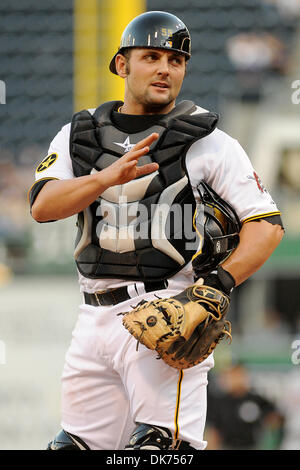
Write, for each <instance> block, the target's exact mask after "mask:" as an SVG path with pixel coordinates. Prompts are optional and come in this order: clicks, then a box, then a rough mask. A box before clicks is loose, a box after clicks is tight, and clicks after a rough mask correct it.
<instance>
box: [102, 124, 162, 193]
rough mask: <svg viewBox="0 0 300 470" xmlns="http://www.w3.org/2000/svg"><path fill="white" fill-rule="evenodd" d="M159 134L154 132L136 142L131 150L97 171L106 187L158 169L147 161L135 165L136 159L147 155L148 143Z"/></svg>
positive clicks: (157, 166) (126, 181) (123, 182)
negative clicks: (146, 162) (143, 163)
mask: <svg viewBox="0 0 300 470" xmlns="http://www.w3.org/2000/svg"><path fill="white" fill-rule="evenodd" d="M158 137H159V135H158V134H157V133H156V132H154V133H152V134H151V135H149V136H148V137H146V138H145V139H143V140H141V141H140V142H138V143H137V144H136V145H135V146H134V147H133V149H132V150H130V151H129V152H127V153H125V155H123V157H121V158H119V160H117V161H116V162H114V163H113V164H112V165H110V166H108V167H107V168H105V169H104V170H102V171H100V172H99V178H101V179H102V178H103V181H104V182H105V185H107V187H110V186H116V185H119V184H125V183H128V182H129V181H131V180H133V179H135V178H137V177H138V176H143V175H148V174H149V173H153V171H156V170H158V168H159V165H158V164H157V163H148V164H146V165H142V166H137V163H138V159H139V158H140V157H142V156H143V155H147V153H148V152H149V149H150V145H151V144H152V143H153V142H155V140H157V139H158Z"/></svg>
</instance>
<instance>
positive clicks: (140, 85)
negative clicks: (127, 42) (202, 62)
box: [123, 48, 186, 113]
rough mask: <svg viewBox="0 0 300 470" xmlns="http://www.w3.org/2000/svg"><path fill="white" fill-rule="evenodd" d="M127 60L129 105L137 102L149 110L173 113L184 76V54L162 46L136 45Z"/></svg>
mask: <svg viewBox="0 0 300 470" xmlns="http://www.w3.org/2000/svg"><path fill="white" fill-rule="evenodd" d="M125 62H126V65H125V67H123V70H125V74H126V77H125V78H126V89H125V104H126V103H128V104H129V103H130V104H131V105H132V106H135V105H136V107H137V108H140V109H143V110H144V112H145V113H147V112H154V113H164V112H169V111H170V110H171V109H172V108H173V107H174V105H175V99H176V98H177V96H178V94H179V92H180V89H181V85H182V82H183V79H184V75H185V68H186V64H185V57H184V55H183V54H180V53H177V52H174V51H166V50H161V49H142V48H136V49H135V48H134V49H131V51H130V57H129V59H126V61H125ZM141 113H142V112H141Z"/></svg>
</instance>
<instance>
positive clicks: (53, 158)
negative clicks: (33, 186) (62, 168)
mask: <svg viewBox="0 0 300 470" xmlns="http://www.w3.org/2000/svg"><path fill="white" fill-rule="evenodd" d="M56 160H57V153H51V155H48V157H46V158H44V160H43V161H42V162H41V163H40V164H39V166H38V167H37V169H36V172H37V173H41V171H44V170H47V168H49V166H51V165H53V163H54V162H55V161H56Z"/></svg>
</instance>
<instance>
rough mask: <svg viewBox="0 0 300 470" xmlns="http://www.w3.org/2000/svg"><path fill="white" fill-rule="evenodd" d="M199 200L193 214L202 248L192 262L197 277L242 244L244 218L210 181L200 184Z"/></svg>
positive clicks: (207, 271) (214, 266) (212, 267)
mask: <svg viewBox="0 0 300 470" xmlns="http://www.w3.org/2000/svg"><path fill="white" fill-rule="evenodd" d="M198 191H199V195H200V200H201V202H200V204H198V205H197V211H196V213H195V217H194V228H195V230H196V232H197V233H198V235H199V238H200V249H199V251H198V252H197V253H196V254H195V255H194V256H193V260H192V264H193V268H194V271H195V273H196V274H197V277H200V276H204V275H206V274H208V273H209V272H211V271H212V270H213V269H215V268H216V267H217V266H218V265H219V264H220V263H221V262H222V261H224V260H225V259H226V258H227V257H228V256H229V255H230V253H231V252H232V251H233V250H234V249H235V248H236V247H237V245H238V244H239V232H240V230H241V222H240V220H239V217H238V215H237V214H236V212H235V210H234V208H233V207H232V206H231V205H230V204H229V203H228V202H226V201H225V200H224V199H222V198H221V197H220V196H219V195H218V194H217V193H216V192H215V191H214V190H213V189H212V188H211V187H210V186H209V185H208V184H207V183H205V182H204V181H201V182H200V184H199V186H198Z"/></svg>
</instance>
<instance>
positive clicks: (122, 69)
mask: <svg viewBox="0 0 300 470" xmlns="http://www.w3.org/2000/svg"><path fill="white" fill-rule="evenodd" d="M115 64H116V70H117V73H118V75H120V77H122V78H126V77H127V73H126V58H125V57H124V56H123V55H122V54H118V55H117V56H116V58H115Z"/></svg>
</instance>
